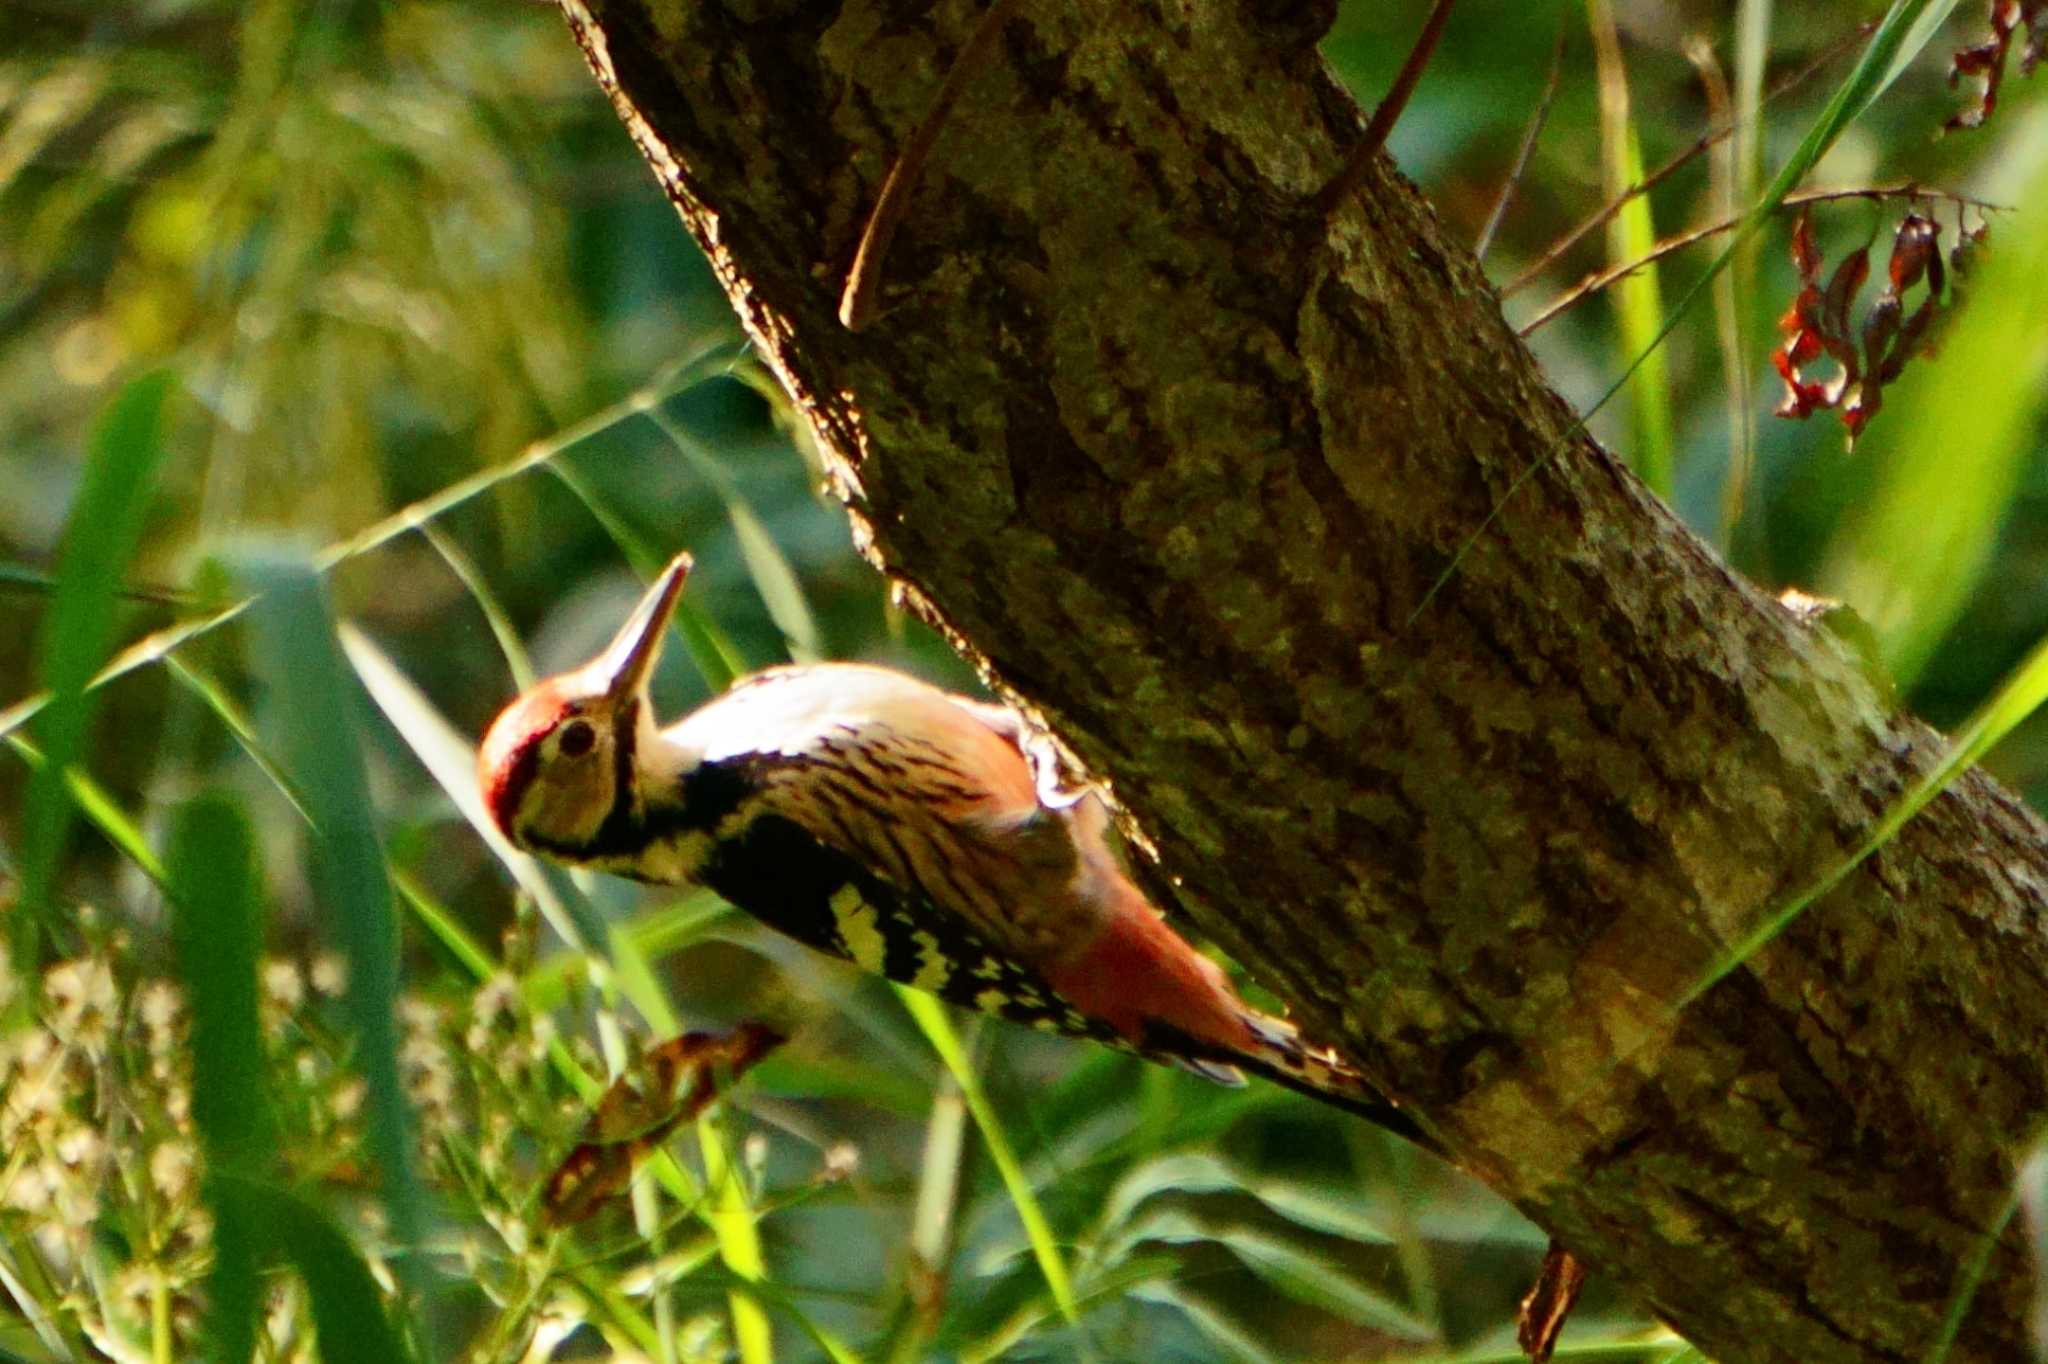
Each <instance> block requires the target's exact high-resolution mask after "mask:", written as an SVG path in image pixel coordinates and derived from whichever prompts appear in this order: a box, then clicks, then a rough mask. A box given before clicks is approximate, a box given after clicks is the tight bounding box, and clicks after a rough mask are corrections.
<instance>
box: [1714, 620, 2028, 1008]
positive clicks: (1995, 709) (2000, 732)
mask: <svg viewBox="0 0 2048 1364" xmlns="http://www.w3.org/2000/svg"><path fill="white" fill-rule="evenodd" d="M2043 702H2048V642H2044V643H2042V644H2041V645H2039V646H2037V647H2036V648H2035V649H2034V651H2033V653H2031V654H2029V655H2028V656H2027V659H2026V661H2025V662H2024V663H2022V664H2020V666H2019V667H2018V668H2017V669H2016V670H2014V672H2013V674H2012V676H2011V677H2009V678H2007V679H2006V681H2005V683H2004V684H2003V685H2002V686H2000V687H1999V689H1998V691H1997V692H1996V693H1995V694H1993V696H1992V697H1991V699H1990V700H1989V701H1987V702H1985V703H1984V706H1983V707H1982V708H1981V709H1980V710H1979V711H1978V712H1977V714H1976V715H1975V716H1974V717H1973V718H1972V719H1971V720H1970V722H1969V723H1968V724H1966V725H1964V726H1963V728H1962V729H1961V730H1959V731H1957V733H1956V735H1955V737H1954V738H1953V739H1952V740H1951V741H1950V743H1949V751H1948V753H1947V755H1946V756H1945V757H1943V758H1942V760H1941V761H1940V762H1939V763H1937V764H1936V765H1935V766H1934V767H1932V768H1930V769H1929V770H1928V771H1927V772H1926V773H1925V774H1923V775H1922V776H1921V777H1920V778H1919V779H1918V780H1916V781H1915V782H1914V783H1913V784H1912V785H1911V786H1909V787H1907V788H1906V790H1905V792H1904V793H1903V794H1902V795H1901V796H1900V797H1899V798H1898V800H1896V801H1895V802H1893V804H1892V805H1891V807H1890V808H1889V809H1887V810H1886V811H1885V812H1884V813H1883V814H1882V815H1880V816H1879V817H1878V818H1877V820H1876V822H1874V823H1873V824H1872V825H1871V826H1870V831H1869V832H1868V833H1867V834H1865V835H1864V838H1863V841H1862V842H1861V843H1859V844H1857V845H1856V847H1855V848H1854V849H1853V850H1852V851H1851V852H1850V853H1849V854H1848V855H1847V856H1846V857H1843V858H1841V859H1840V860H1838V861H1836V862H1834V863H1831V864H1830V865H1829V866H1828V867H1826V868H1825V869H1823V870H1822V871H1820V872H1819V873H1817V874H1816V875H1814V876H1813V877H1812V878H1811V879H1809V880H1808V881H1807V882H1806V883H1805V884H1804V885H1802V886H1800V888H1799V889H1798V890H1796V891H1794V892H1793V893H1792V894H1791V895H1790V896H1788V897H1787V898H1786V899H1785V900H1784V901H1783V902H1782V903H1781V904H1780V905H1779V906H1778V907H1777V908H1776V909H1774V910H1772V911H1771V912H1770V913H1769V914H1767V915H1766V916H1765V917H1764V918H1763V920H1762V921H1761V922H1760V923H1758V924H1757V926H1756V927H1755V928H1753V929H1751V930H1750V931H1749V932H1748V933H1747V934H1745V935H1744V936H1743V938H1742V939H1741V940H1740V941H1739V942H1737V943H1736V944H1735V945H1734V946H1732V947H1730V948H1729V949H1728V951H1727V952H1726V953H1725V954H1723V956H1722V957H1721V959H1720V960H1719V961H1717V962H1716V963H1715V964H1714V965H1713V966H1712V967H1711V968H1709V969H1708V970H1707V971H1706V972H1705V973H1704V974H1702V975H1701V976H1700V978H1699V979H1698V980H1697V981H1695V982H1694V983H1693V985H1692V988H1691V989H1689V990H1687V991H1686V992H1685V994H1684V995H1683V996H1681V997H1680V999H1679V1000H1678V1003H1677V1007H1678V1008H1681V1009H1682V1008H1684V1007H1685V1006H1686V1005H1688V1004H1690V1003H1692V1001H1694V1000H1695V999H1698V998H1699V997H1700V996H1701V995H1703V994H1705V993H1706V992H1707V991H1708V990H1710V989H1712V988H1713V986H1714V985H1715V984H1716V983H1717V982H1719V981H1721V980H1722V979H1724V978H1726V977H1727V976H1728V975H1729V974H1730V973H1731V972H1733V971H1735V970H1737V969H1738V968H1740V967H1741V965H1742V964H1743V963H1744V962H1746V961H1748V960H1749V959H1750V958H1751V957H1753V956H1755V955H1756V954H1757V953H1758V952H1760V951H1762V950H1763V949H1764V947H1765V946H1767V945H1768V944H1769V943H1770V942H1771V940H1772V939H1773V938H1776V937H1777V936H1778V935H1779V934H1780V933H1783V932H1784V931H1785V930H1786V929H1787V928H1789V927H1791V925H1792V921H1793V920H1795V919H1797V918H1798V917H1799V916H1800V915H1801V914H1803V913H1805V911H1806V909H1807V907H1808V906H1809V905H1811V904H1812V903H1813V902H1814V901H1816V900H1818V899H1820V898H1821V897H1822V896H1823V895H1826V894H1827V893H1828V892H1829V891H1831V890H1833V889H1834V888H1835V887H1836V886H1838V885H1840V884H1841V883H1842V881H1843V880H1844V879H1845V878H1846V877H1847V876H1848V875H1849V873H1850V872H1852V871H1854V870H1855V869H1856V868H1857V867H1859V866H1861V865H1862V864H1863V860H1864V859H1865V858H1867V857H1869V856H1870V855H1871V854H1872V853H1874V852H1876V851H1877V850H1878V849H1879V848H1881V847H1883V846H1884V845H1885V844H1887V843H1889V842H1891V840H1892V838H1893V836H1894V835H1896V834H1897V833H1898V831H1899V830H1900V829H1901V828H1903V827H1905V825H1906V822H1907V821H1908V820H1910V819H1912V818H1913V816H1915V815H1917V814H1919V813H1920V812H1921V811H1922V810H1924V809H1926V808H1927V804H1928V802H1929V801H1931V800H1933V799H1934V798H1935V797H1936V796H1938V795H1940V794H1941V793H1942V792H1943V791H1944V790H1946V789H1947V788H1948V786H1949V784H1950V783H1952V782H1954V781H1955V779H1956V778H1957V777H1960V776H1962V775H1963V773H1965V772H1967V771H1969V770H1970V769H1971V768H1972V767H1974V766H1976V765H1977V762H1978V761H1979V760H1980V759H1981V758H1982V757H1983V756H1984V755H1985V754H1986V753H1988V752H1990V750H1991V747H1992V745H1994V744H1996V743H1997V742H1998V741H1999V740H2000V739H2002V738H2004V737H2005V736H2006V735H2007V734H2010V733H2011V732H2012V730H2013V728H2014V727H2015V726H2016V725H2018V724H2019V723H2020V721H2022V720H2024V719H2026V718H2027V717H2028V716H2029V715H2031V714H2033V713H2034V712H2035V711H2036V710H2038V709H2039V708H2040V707H2041V705H2042V703H2043Z"/></svg>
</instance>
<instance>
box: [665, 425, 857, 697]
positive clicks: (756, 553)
mask: <svg viewBox="0 0 2048 1364" xmlns="http://www.w3.org/2000/svg"><path fill="white" fill-rule="evenodd" d="M647 419H648V420H649V421H651V422H653V423H654V425H655V426H656V427H657V428H658V429H659V430H660V431H661V434H662V435H664V436H666V437H668V442H669V444H671V445H673V446H674V447H675V448H676V452H677V453H678V454H680V455H682V457H683V458H684V459H685V460H688V461H689V464H690V467H691V468H693V469H695V470H696V471H697V474H698V476H699V477H700V478H702V479H703V480H704V481H705V482H706V483H708V484H710V485H711V490H712V491H713V492H715V493H717V494H718V500H719V501H720V502H722V503H724V505H725V516H726V520H727V521H729V522H731V523H732V530H733V536H734V538H736V539H737V540H738V541H739V547H740V557H741V558H742V559H743V560H744V561H745V562H746V565H747V575H748V576H749V577H750V578H752V579H753V582H754V590H755V591H756V592H758V593H760V594H761V603H762V605H764V606H766V607H767V608H768V618H769V619H770V620H772V621H774V622H775V626H776V628H777V629H779V630H780V631H782V638H783V641H784V643H785V644H786V645H787V646H788V648H789V655H790V657H791V658H794V659H795V660H797V661H798V662H799V663H810V662H815V661H816V660H817V659H819V658H822V657H824V652H823V648H824V646H823V645H822V644H821V643H820V642H819V637H818V622H817V619H816V618H815V617H814V616H813V615H812V614H811V604H810V602H809V601H808V600H807V599H806V598H805V597H804V589H803V584H802V582H801V581H800V580H799V579H798V578H797V574H796V570H795V569H794V568H792V567H790V563H789V559H788V558H787V557H786V556H785V555H784V554H783V552H782V547H781V546H780V545H778V544H776V543H775V537H774V536H772V535H770V534H769V533H768V527H767V526H766V525H764V524H762V521H761V516H760V513H758V512H756V511H755V510H754V505H753V503H751V502H749V501H747V499H746V495H745V494H744V493H742V492H741V491H740V489H739V485H738V484H737V483H735V482H734V481H733V477H732V475H731V473H729V472H728V471H727V470H726V468H725V466H724V465H723V464H721V463H719V462H718V460H717V459H715V458H713V457H712V455H711V453H710V452H709V451H707V450H706V449H704V447H703V445H702V443H701V442H699V441H698V440H697V439H696V438H695V437H693V436H692V435H690V433H689V432H688V431H685V430H684V429H683V426H682V423H680V422H678V421H677V420H676V419H675V417H674V416H673V415H671V414H670V412H669V410H668V407H667V405H666V404H664V403H655V404H651V405H650V406H649V407H648V409H647Z"/></svg>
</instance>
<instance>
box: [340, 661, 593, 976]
mask: <svg viewBox="0 0 2048 1364" xmlns="http://www.w3.org/2000/svg"><path fill="white" fill-rule="evenodd" d="M340 636H341V647H342V651H343V652H344V653H345V654H346V655H347V657H348V661H349V664H350V666H351V667H353V668H354V669H355V672H356V676H357V678H358V679H360V680H361V682H362V684H363V689H364V690H365V691H367V692H369V694H370V699H371V700H373V701H375V702H376V703H377V709H378V710H380V711H382V712H383V714H384V718H385V719H386V720H389V721H390V722H391V727H392V728H393V729H395V730H397V731H398V736H399V737H400V738H401V739H404V740H405V742H406V746H407V747H409V748H410V749H412V751H413V756H414V757H416V758H418V759H419V760H420V765H421V766H422V767H424V768H426V769H427V774H428V775H429V776H431V777H432V778H433V779H434V781H435V783H436V784H437V785H438V786H440V788H441V790H442V792H443V793H444V794H445V795H446V796H447V797H448V799H449V800H450V801H451V802H453V804H454V806H455V808H456V809H457V810H458V811H460V812H461V814H462V817H463V819H465V820H467V821H468V823H469V826H470V828H472V829H474V830H475V831H476V833H477V836H478V837H479V838H481V839H483V841H484V843H485V845H486V846H488V847H489V848H490V850H491V852H492V854H493V855H494V856H495V857H496V858H497V859H498V861H499V862H500V863H501V864H502V865H503V866H504V868H505V870H506V871H507V872H509V873H511V876H512V879H513V881H515V882H516V883H517V884H518V886H519V888H520V889H521V890H523V891H525V892H526V893H527V894H528V895H530V896H532V897H533V902H534V904H536V905H537V906H539V908H540V912H541V915H542V917H543V918H545V919H546V920H547V921H548V923H549V925H550V926H551V927H553V928H554V930H555V932H556V933H557V934H559V935H560V936H561V938H562V941H563V942H565V943H567V944H569V946H571V947H573V948H575V949H576V950H577V951H578V952H581V953H584V954H586V955H588V954H591V953H594V952H595V951H596V944H598V943H600V942H603V941H604V937H605V929H604V921H603V920H602V919H600V918H599V917H598V915H597V912H596V911H595V910H594V909H592V908H591V906H590V905H589V903H588V902H587V901H586V900H584V898H583V897H582V896H581V895H579V894H567V895H565V894H562V893H561V892H559V891H558V890H557V888H556V885H555V882H554V881H553V880H552V879H550V878H549V876H548V874H547V872H546V871H545V870H544V869H543V868H542V867H541V865H540V863H538V862H536V861H535V860H534V859H533V858H531V857H529V856H528V855H527V854H525V853H523V852H521V851H520V850H519V849H517V848H515V847H513V846H512V844H511V843H510V842H509V841H507V839H506V838H505V834H504V831H503V830H501V829H499V828H498V823H497V821H496V820H494V819H492V818H491V815H490V812H489V811H488V810H486V809H484V802H483V793H482V792H481V791H480V790H479V789H478V787H477V781H476V750H475V749H474V748H473V747H471V746H470V743H469V740H467V739H465V738H464V737H463V736H462V735H461V734H459V733H457V732H456V729H455V727H454V726H453V725H451V724H449V723H448V721H447V720H446V718H444V717H443V716H442V714H441V712H440V711H439V710H437V709H435V707H434V704H433V702H431V701H429V700H428V699H427V698H426V694H425V693H423V692H422V691H420V689H419V688H418V687H415V686H414V685H413V684H412V679H410V678H408V677H407V676H406V675H405V674H404V673H403V672H401V671H400V670H399V667H398V665H397V664H396V663H393V662H392V661H391V658H390V656H389V655H387V654H386V653H385V652H384V651H383V650H382V649H380V648H378V647H377V645H376V643H375V642H374V641H372V640H371V639H370V638H369V636H367V635H365V634H363V632H362V631H360V630H358V629H356V628H355V627H354V626H352V625H349V624H347V623H344V624H343V625H342V626H341V627H340Z"/></svg>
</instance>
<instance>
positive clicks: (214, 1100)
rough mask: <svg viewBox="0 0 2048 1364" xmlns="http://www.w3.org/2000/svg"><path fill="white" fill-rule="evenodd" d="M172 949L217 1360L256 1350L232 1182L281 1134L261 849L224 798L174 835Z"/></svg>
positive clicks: (199, 806)
mask: <svg viewBox="0 0 2048 1364" xmlns="http://www.w3.org/2000/svg"><path fill="white" fill-rule="evenodd" d="M165 860H166V861H167V863H168V864H169V878H170V884H171V900H172V915H171V939H172V944H173V946H174V948H175V949H176V958H177V964H178V973H179V975H180V976H181V977H182V978H183V980H184V983H185V993H186V998H187V1000H188V1001H189V1005H190V1008H191V1011H192V1032H191V1055H192V1120H193V1123H194V1124H195V1126H196V1127H197V1128H198V1131H199V1138H200V1144H201V1147H202V1149H203V1150H204V1152H205V1156H206V1168H207V1180H206V1184H205V1193H206V1198H207V1201H208V1203H209V1205H210V1207H211V1209H212V1212H213V1217H214V1226H215V1230H216V1234H217V1235H219V1236H221V1237H222V1238H224V1239H223V1241H222V1252H221V1254H220V1255H219V1256H218V1257H217V1258H216V1261H215V1267H214V1271H213V1274H212V1276H211V1278H210V1279H209V1280H208V1284H207V1294H208V1298H209V1299H210V1301H211V1303H212V1307H211V1309H210V1310H209V1313H208V1317H207V1325H206V1331H207V1336H208V1338H209V1340H211V1341H212V1342H213V1347H214V1352H215V1355H216V1357H218V1358H222V1359H227V1360H242V1359H247V1358H248V1357H249V1353H250V1350H251V1349H252V1348H253V1347H254V1345H255V1339H256V1317H257V1312H258V1307H259V1295H258V1293H257V1288H256V1279H255V1276H256V1262H257V1260H258V1259H259V1258H260V1252H259V1250H258V1246H259V1244H260V1242H261V1241H262V1239H263V1237H262V1234H261V1232H260V1231H259V1229H258V1228H257V1227H255V1226H254V1225H251V1221H252V1218H253V1217H254V1216H255V1213H254V1210H253V1209H252V1208H251V1206H250V1205H248V1204H247V1203H245V1202H243V1201H240V1200H238V1199H236V1198H234V1197H233V1196H232V1192H233V1191H232V1188H231V1187H230V1185H229V1183H228V1181H230V1180H231V1179H232V1178H233V1177H234V1175H235V1173H236V1172H241V1173H243V1174H248V1173H251V1172H255V1171H260V1170H261V1169H262V1168H263V1166H264V1165H265V1163H266V1162H267V1160H268V1158H269V1157H270V1154H271V1153H272V1151H274V1149H275V1146H276V1130H277V1123H276V1119H275V1117H274V1116H273V1115H272V1113H271V1110H270V1104H269V1098H268V1096H267V1095H266V1093H265V1092H264V1089H263V1074H264V1062H263V1036H262V1024H261V1021H260V1017H259V1008H258V1001H259V993H260V992H259V989H258V985H257V974H256V973H257V962H258V959H259V958H260V956H261V955H262V950H263V912H262V905H261V901H260V899H259V896H258V884H259V883H258V880H257V869H256V838H255V832H254V830H253V829H251V827H250V825H249V821H248V819H247V817H246V816H245V815H244V814H243V813H242V811H241V809H240V808H239V807H238V806H236V805H234V804H233V803H231V802H230V801H228V800H227V799H226V798H225V797H221V796H201V797H199V798H197V799H195V800H192V801H189V802H187V803H186V804H185V805H184V806H182V807H180V808H179V810H178V812H177V814H176V816H175V817H174V819H173V821H172V826H171V845H170V852H169V854H168V856H167V858H166V859H165Z"/></svg>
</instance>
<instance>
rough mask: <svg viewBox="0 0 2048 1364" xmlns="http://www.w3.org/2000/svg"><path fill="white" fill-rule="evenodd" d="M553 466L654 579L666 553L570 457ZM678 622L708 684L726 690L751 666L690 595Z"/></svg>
mask: <svg viewBox="0 0 2048 1364" xmlns="http://www.w3.org/2000/svg"><path fill="white" fill-rule="evenodd" d="M548 468H549V472H550V473H552V474H554V476H555V477H556V478H557V479H559V480H560V481H561V484H562V486H563V487H565V488H567V489H568V490H569V491H570V492H572V493H574V494H575V495H576V498H577V500H578V501H580V502H581V503H582V504H583V506H584V508H585V509H586V510H588V511H589V513H590V515H591V518H592V519H593V520H595V521H596V522H597V524H598V525H599V526H601V527H603V528H604V532H605V534H606V535H608V536H610V537H611V541H612V543H613V544H615V545H617V546H618V547H619V552H620V553H621V554H623V555H625V556H626V562H627V563H630V564H631V565H633V568H634V569H635V571H637V572H638V573H639V574H640V576H641V577H642V578H645V579H652V578H653V577H654V575H655V574H657V573H659V572H660V571H661V568H662V565H664V564H666V563H667V562H668V556H666V555H663V554H658V553H656V552H655V549H654V546H652V545H650V544H649V543H648V542H647V541H646V540H645V539H643V538H642V537H641V535H640V534H639V532H637V531H635V530H634V529H633V527H632V524H631V522H629V521H628V520H627V519H626V517H625V515H624V514H623V513H621V512H620V511H619V510H618V508H616V507H614V506H612V505H611V503H610V502H609V501H608V500H607V499H606V498H605V496H604V494H603V493H601V492H599V491H598V489H597V487H596V486H595V485H594V484H592V483H591V482H590V480H588V479H586V478H584V477H583V475H582V474H580V473H578V472H577V471H576V470H575V469H574V468H573V467H572V466H571V465H570V464H569V463H568V462H567V461H566V460H565V461H563V462H561V463H559V464H552V465H550V466H548ZM673 621H674V625H675V628H676V629H678V630H680V631H682V635H683V644H684V647H685V648H687V649H688V650H689V654H690V661H691V662H692V663H694V664H695V665H696V667H697V672H698V674H699V675H700V676H702V677H703V679H704V684H705V685H706V686H707V687H709V688H710V689H711V690H712V691H714V692H721V691H724V690H725V689H726V688H727V687H729V686H731V685H732V680H733V679H734V678H735V677H738V676H739V675H740V674H742V673H744V672H746V671H748V668H747V663H746V659H745V658H744V657H743V656H742V655H741V654H740V651H739V648H738V646H736V645H735V644H734V643H733V642H732V640H731V639H729V638H728V637H727V636H726V633H725V631H723V630H721V629H720V628H719V627H718V623H717V622H716V621H714V620H712V619H711V618H710V617H709V616H707V615H705V614H704V613H703V612H702V611H700V610H698V609H697V608H696V607H695V606H692V605H691V604H690V603H689V602H688V601H681V602H678V603H676V610H675V615H674V617H673Z"/></svg>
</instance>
